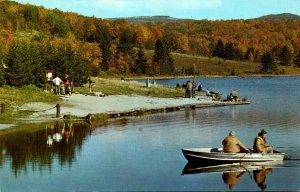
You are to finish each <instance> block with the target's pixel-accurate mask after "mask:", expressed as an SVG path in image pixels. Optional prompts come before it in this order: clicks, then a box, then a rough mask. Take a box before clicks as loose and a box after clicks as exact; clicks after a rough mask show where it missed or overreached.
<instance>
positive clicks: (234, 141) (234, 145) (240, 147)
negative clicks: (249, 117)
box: [222, 131, 250, 153]
mask: <svg viewBox="0 0 300 192" xmlns="http://www.w3.org/2000/svg"><path fill="white" fill-rule="evenodd" d="M235 135H236V133H235V132H234V131H230V132H229V135H228V136H227V137H225V139H224V140H223V141H222V144H223V152H224V153H240V152H250V150H249V149H248V148H247V147H246V146H245V145H244V144H243V143H242V142H240V141H239V140H238V138H237V137H236V136H235Z"/></svg>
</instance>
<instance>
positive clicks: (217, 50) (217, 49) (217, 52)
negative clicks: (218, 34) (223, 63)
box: [212, 39, 225, 58]
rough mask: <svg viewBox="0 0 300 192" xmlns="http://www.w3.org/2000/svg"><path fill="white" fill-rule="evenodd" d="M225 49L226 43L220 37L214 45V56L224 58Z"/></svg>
mask: <svg viewBox="0 0 300 192" xmlns="http://www.w3.org/2000/svg"><path fill="white" fill-rule="evenodd" d="M224 51H225V48H224V43H223V41H222V40H221V39H219V40H218V42H217V44H216V45H215V46H214V49H213V53H212V55H213V56H214V57H219V58H224Z"/></svg>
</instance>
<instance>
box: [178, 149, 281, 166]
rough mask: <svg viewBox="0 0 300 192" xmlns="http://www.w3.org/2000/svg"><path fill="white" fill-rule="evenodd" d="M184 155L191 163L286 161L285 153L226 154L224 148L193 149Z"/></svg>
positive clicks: (185, 150)
mask: <svg viewBox="0 0 300 192" xmlns="http://www.w3.org/2000/svg"><path fill="white" fill-rule="evenodd" d="M182 153H183V155H184V157H185V158H186V159H187V160H188V161H189V162H204V161H207V162H215V163H234V162H266V161H282V160H283V159H284V153H280V152H278V151H274V153H251V152H250V153H224V152H223V150H222V148H191V149H182Z"/></svg>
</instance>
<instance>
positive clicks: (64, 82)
mask: <svg viewBox="0 0 300 192" xmlns="http://www.w3.org/2000/svg"><path fill="white" fill-rule="evenodd" d="M52 82H53V83H54V87H55V89H54V92H55V94H57V95H67V96H71V94H72V90H73V83H72V82H71V81H70V79H69V75H68V74H66V75H65V77H64V78H63V79H61V78H59V77H58V76H56V77H55V78H54V79H53V80H52Z"/></svg>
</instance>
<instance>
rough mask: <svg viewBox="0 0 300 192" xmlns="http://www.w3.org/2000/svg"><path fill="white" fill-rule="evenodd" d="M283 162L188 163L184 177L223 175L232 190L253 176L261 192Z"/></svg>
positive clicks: (183, 173)
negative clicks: (206, 174) (267, 179)
mask: <svg viewBox="0 0 300 192" xmlns="http://www.w3.org/2000/svg"><path fill="white" fill-rule="evenodd" d="M282 165H283V161H274V162H257V163H256V162H243V163H231V164H212V163H207V162H205V163H187V164H186V165H185V167H184V169H183V171H182V175H187V174H200V173H222V180H223V182H224V183H225V184H227V185H228V188H229V189H230V190H233V189H234V187H235V186H236V185H237V184H238V183H239V182H240V181H241V180H242V179H243V178H244V177H245V175H247V173H248V174H249V175H250V177H251V180H253V179H252V175H253V178H254V181H255V182H256V184H257V186H258V187H259V188H260V189H261V190H265V189H266V188H267V184H266V177H267V175H268V174H269V173H271V172H272V170H273V169H274V168H278V167H281V166H282Z"/></svg>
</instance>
